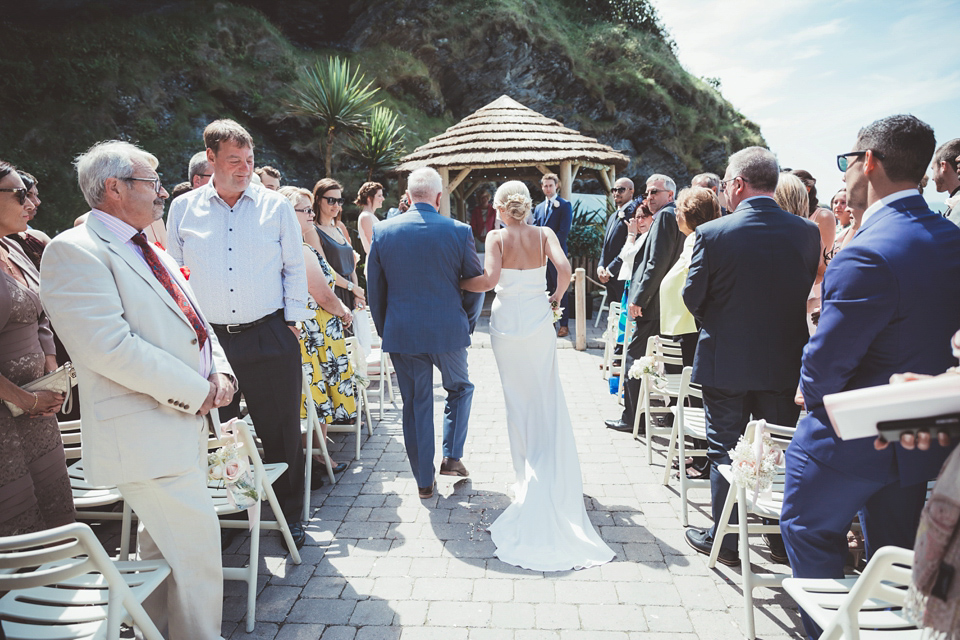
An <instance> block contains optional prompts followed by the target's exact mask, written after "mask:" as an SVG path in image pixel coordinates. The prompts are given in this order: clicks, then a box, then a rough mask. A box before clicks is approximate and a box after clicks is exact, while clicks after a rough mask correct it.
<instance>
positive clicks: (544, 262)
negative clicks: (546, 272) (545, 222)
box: [537, 227, 547, 267]
mask: <svg viewBox="0 0 960 640" xmlns="http://www.w3.org/2000/svg"><path fill="white" fill-rule="evenodd" d="M537 231H538V232H539V233H540V266H541V267H542V266H544V265H546V264H547V263H546V261H545V260H544V259H543V227H537Z"/></svg>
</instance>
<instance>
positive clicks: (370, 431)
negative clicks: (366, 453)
mask: <svg viewBox="0 0 960 640" xmlns="http://www.w3.org/2000/svg"><path fill="white" fill-rule="evenodd" d="M361 393H362V395H363V414H364V415H365V416H366V417H367V435H368V436H372V435H373V418H371V417H370V397H369V395H368V394H367V390H366V389H364V390H363V391H362V392H361ZM380 419H381V420H383V402H382V399H381V403H380ZM358 457H359V456H358Z"/></svg>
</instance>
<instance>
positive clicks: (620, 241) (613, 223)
mask: <svg viewBox="0 0 960 640" xmlns="http://www.w3.org/2000/svg"><path fill="white" fill-rule="evenodd" d="M639 203H640V200H633V201H631V202H628V203H627V206H626V207H624V209H623V217H622V218H621V217H620V216H619V215H618V214H617V212H616V211H614V212H613V213H612V214H610V219H609V220H607V230H606V232H605V233H604V234H603V250H602V251H601V252H600V266H601V267H603V268H604V269H606V270H607V271H609V272H610V273H611V274H612V276H613V277H614V278H616V277H617V275H619V273H620V267H621V266H622V265H623V260H621V259H620V251H621V250H622V249H623V245H624V243H625V242H626V241H627V222H628V221H629V220H630V218H632V217H633V215H634V213H636V211H637V206H638V205H639Z"/></svg>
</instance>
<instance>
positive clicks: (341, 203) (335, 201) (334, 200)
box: [320, 196, 346, 207]
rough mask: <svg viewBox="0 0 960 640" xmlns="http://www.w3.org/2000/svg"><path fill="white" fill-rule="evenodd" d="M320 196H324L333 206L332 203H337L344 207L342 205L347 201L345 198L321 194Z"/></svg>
mask: <svg viewBox="0 0 960 640" xmlns="http://www.w3.org/2000/svg"><path fill="white" fill-rule="evenodd" d="M320 197H321V198H323V199H324V200H326V201H327V204H329V205H331V206H332V205H337V206H339V207H342V206H343V203H344V202H346V201H345V200H344V199H343V198H330V197H327V196H320Z"/></svg>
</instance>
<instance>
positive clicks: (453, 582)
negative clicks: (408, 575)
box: [412, 578, 473, 600]
mask: <svg viewBox="0 0 960 640" xmlns="http://www.w3.org/2000/svg"><path fill="white" fill-rule="evenodd" d="M472 590H473V581H472V580H468V579H465V578H417V580H416V582H414V585H413V595H412V597H413V598H415V599H417V600H469V599H470V594H471V592H472Z"/></svg>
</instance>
